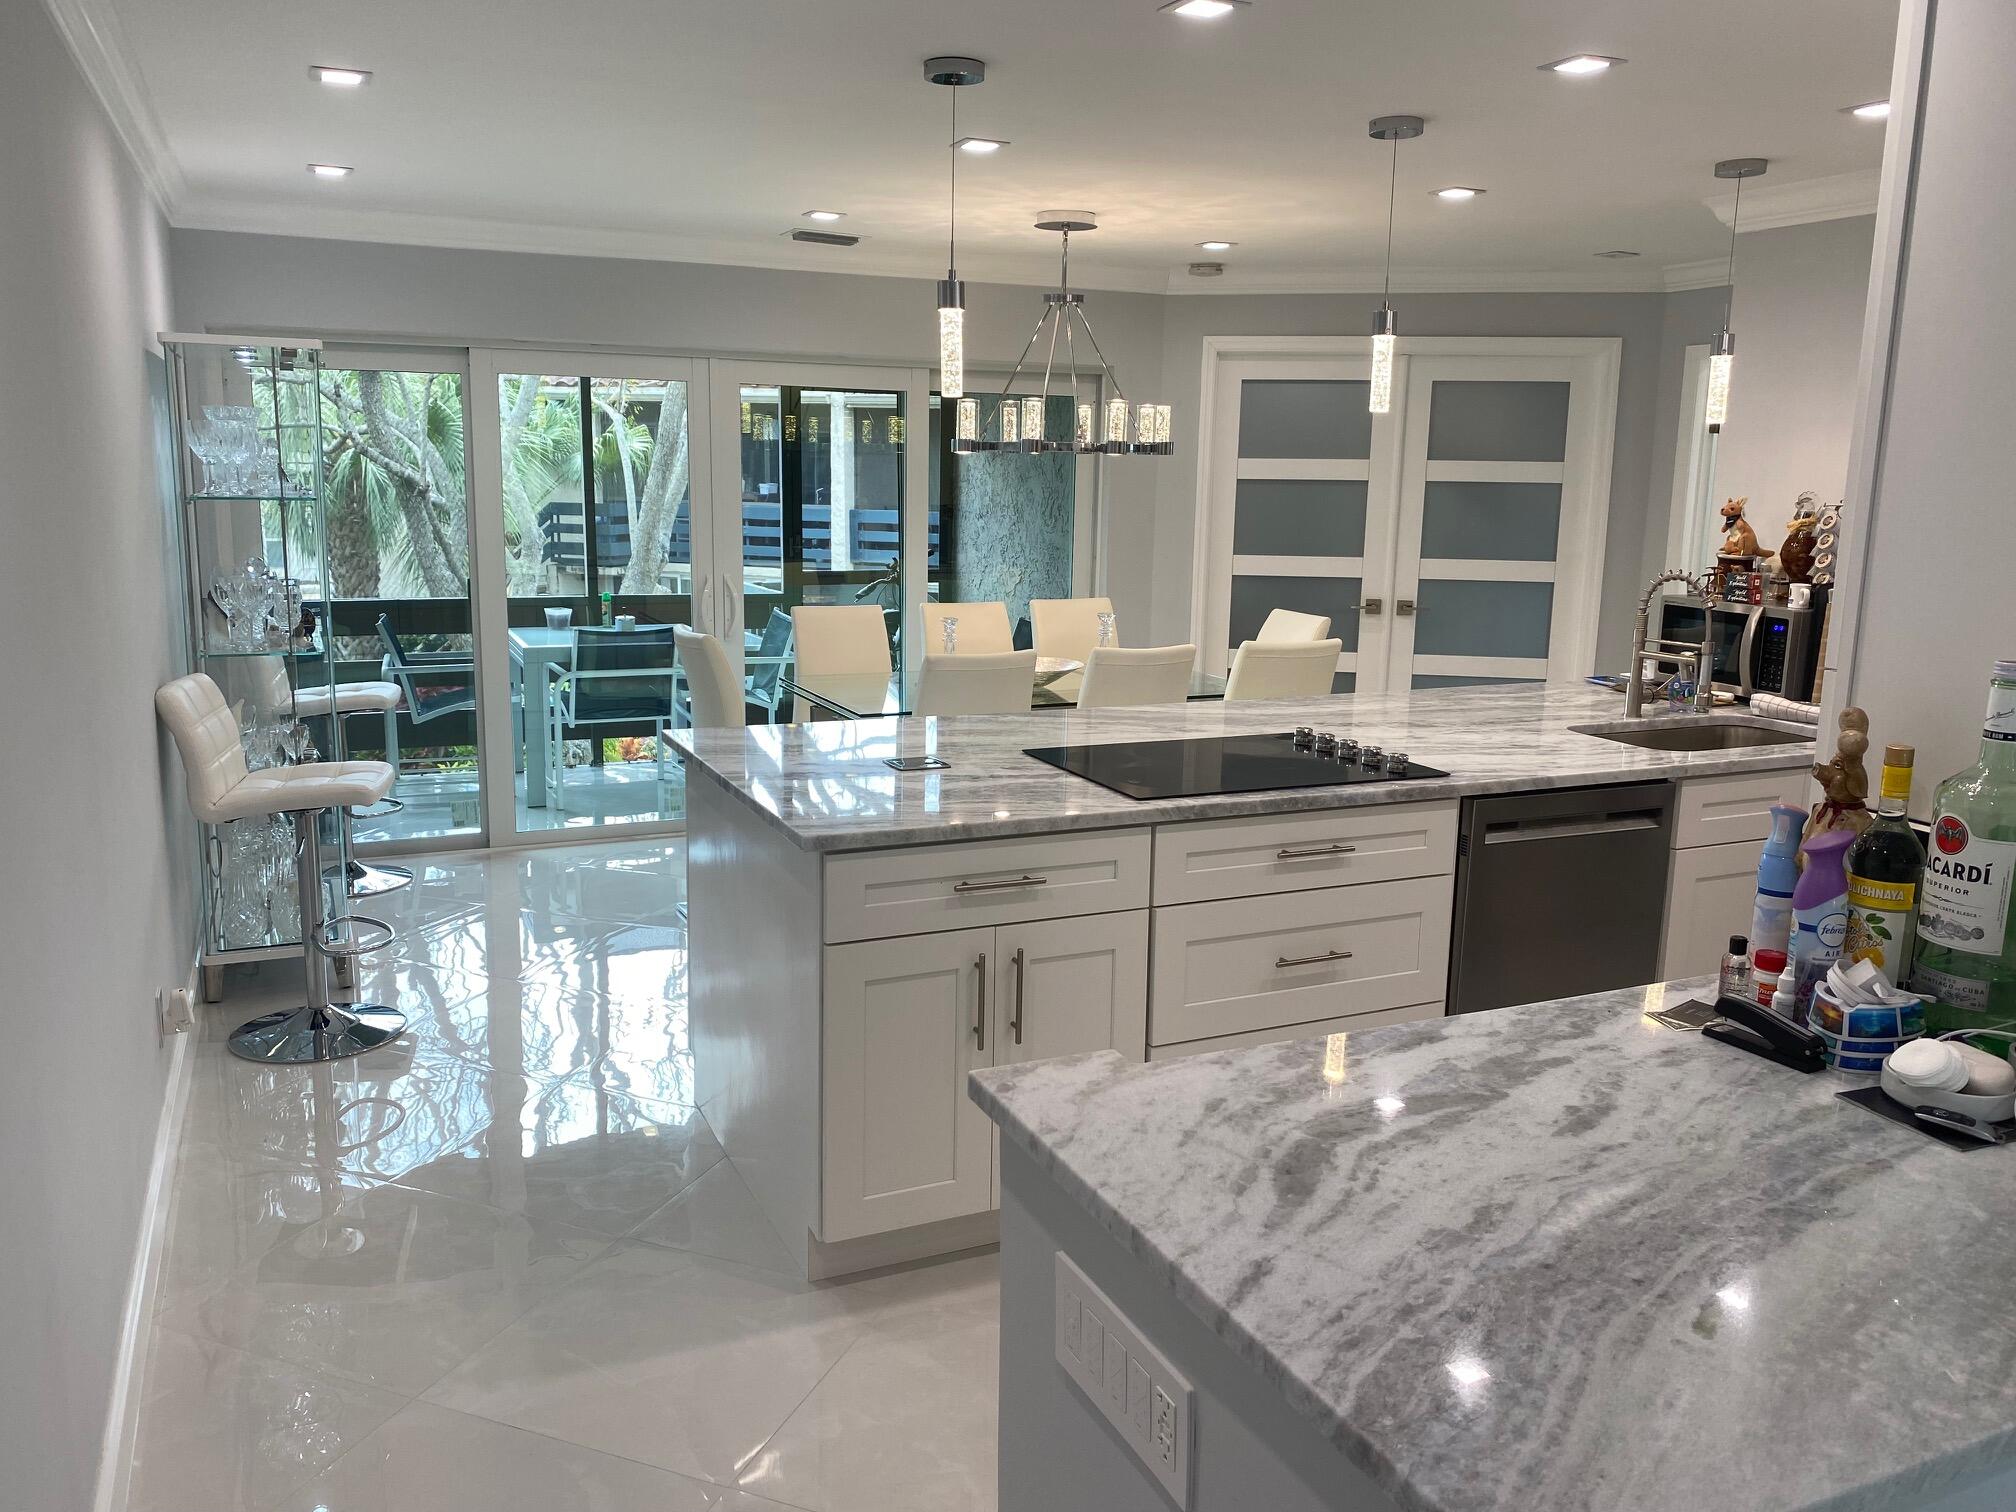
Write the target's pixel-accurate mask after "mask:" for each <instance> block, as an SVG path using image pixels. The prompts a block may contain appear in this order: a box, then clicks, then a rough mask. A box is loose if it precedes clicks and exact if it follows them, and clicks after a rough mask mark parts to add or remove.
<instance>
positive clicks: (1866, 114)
mask: <svg viewBox="0 0 2016 1512" xmlns="http://www.w3.org/2000/svg"><path fill="white" fill-rule="evenodd" d="M1842 114H1844V115H1852V116H1859V117H1860V118H1861V119H1863V120H1865V121H1887V120H1888V119H1890V102H1889V101H1888V100H1871V101H1869V102H1868V103H1867V104H1866V105H1850V106H1849V107H1848V108H1847V109H1846V110H1845V111H1843V112H1842Z"/></svg>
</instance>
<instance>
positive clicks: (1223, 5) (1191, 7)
mask: <svg viewBox="0 0 2016 1512" xmlns="http://www.w3.org/2000/svg"><path fill="white" fill-rule="evenodd" d="M1252 3H1253V0H1169V3H1168V4H1167V5H1161V6H1157V7H1156V9H1157V10H1159V11H1161V12H1162V13H1163V14H1164V15H1166V16H1181V17H1183V18H1184V19H1185V20H1186V21H1216V20H1217V19H1218V18H1219V17H1220V16H1229V15H1231V14H1232V12H1234V11H1235V10H1239V9H1241V8H1242V7H1244V6H1249V5H1251V4H1252Z"/></svg>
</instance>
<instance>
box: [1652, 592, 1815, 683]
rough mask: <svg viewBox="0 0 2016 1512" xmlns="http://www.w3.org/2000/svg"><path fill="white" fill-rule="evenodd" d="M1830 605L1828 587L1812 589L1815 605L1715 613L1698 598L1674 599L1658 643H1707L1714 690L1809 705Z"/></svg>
mask: <svg viewBox="0 0 2016 1512" xmlns="http://www.w3.org/2000/svg"><path fill="white" fill-rule="evenodd" d="M1826 606H1827V591H1826V589H1825V588H1824V587H1816V588H1815V589H1814V590H1813V602H1812V603H1811V604H1806V605H1801V606H1797V607H1794V606H1792V605H1789V604H1721V603H1718V604H1716V605H1715V606H1714V607H1713V608H1712V609H1711V608H1710V607H1709V606H1708V605H1706V604H1704V603H1703V602H1702V601H1701V600H1700V599H1698V598H1669V599H1667V600H1666V601H1665V604H1664V607H1662V608H1661V610H1660V612H1659V638H1660V639H1661V640H1664V641H1675V642H1678V643H1679V644H1681V645H1683V646H1687V645H1699V644H1701V643H1702V642H1703V641H1704V640H1705V642H1706V643H1707V645H1708V647H1709V653H1710V654H1709V661H1710V663H1711V664H1712V666H1713V668H1714V682H1715V686H1716V687H1717V688H1718V689H1720V690H1722V691H1723V692H1725V693H1734V694H1736V695H1738V696H1739V697H1742V698H1748V697H1749V696H1750V695H1751V694H1753V693H1776V694H1777V695H1778V696H1779V697H1781V698H1790V699H1795V700H1797V701H1798V702H1800V703H1809V702H1811V701H1812V698H1813V683H1814V679H1815V677H1816V676H1817V674H1818V671H1819V666H1820V626H1821V623H1822V619H1823V617H1824V615H1825V612H1826ZM1704 632H1705V633H1704Z"/></svg>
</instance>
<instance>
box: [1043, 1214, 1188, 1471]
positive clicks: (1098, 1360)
mask: <svg viewBox="0 0 2016 1512" xmlns="http://www.w3.org/2000/svg"><path fill="white" fill-rule="evenodd" d="M1054 1295H1055V1305H1056V1308H1057V1320H1058V1321H1057V1328H1056V1358H1057V1363H1058V1364H1059V1365H1060V1366H1062V1367H1063V1369H1064V1373H1065V1374H1066V1375H1068V1376H1069V1377H1070V1378H1071V1379H1072V1381H1073V1382H1074V1383H1075V1384H1076V1385H1077V1387H1078V1389H1079V1390H1080V1391H1081V1392H1083V1393H1084V1395H1085V1398H1086V1400H1087V1401H1088V1402H1090V1403H1091V1404H1092V1406H1093V1407H1094V1408H1095V1409H1096V1410H1097V1411H1098V1413H1099V1414H1100V1416H1102V1417H1104V1418H1105V1419H1106V1421H1107V1422H1108V1423H1109V1424H1111V1425H1112V1428H1113V1431H1114V1432H1116V1433H1117V1434H1118V1435H1119V1436H1120V1438H1121V1439H1122V1440H1123V1441H1124V1442H1125V1443H1126V1445H1127V1447H1128V1449H1130V1450H1131V1451H1132V1452H1133V1454H1134V1456H1135V1457H1136V1458H1137V1459H1138V1460H1139V1461H1140V1462H1141V1464H1142V1465H1143V1466H1144V1467H1145V1468H1146V1469H1147V1471H1148V1472H1149V1473H1150V1474H1151V1475H1153V1476H1154V1477H1155V1479H1156V1480H1157V1481H1158V1482H1160V1483H1161V1485H1162V1488H1163V1490H1165V1491H1167V1492H1168V1493H1169V1495H1170V1496H1172V1497H1173V1498H1175V1501H1176V1505H1177V1507H1178V1508H1187V1507H1188V1506H1189V1505H1190V1435H1191V1428H1190V1419H1191V1416H1192V1412H1191V1403H1192V1401H1193V1400H1194V1398H1193V1395H1192V1392H1191V1389H1190V1383H1189V1382H1188V1381H1186V1380H1185V1379H1184V1378H1183V1377H1182V1376H1181V1375H1179V1374H1177V1372H1176V1368H1175V1367H1174V1366H1173V1365H1171V1364H1170V1363H1169V1362H1168V1360H1166V1359H1165V1358H1163V1356H1162V1353H1161V1351H1159V1350H1157V1349H1156V1348H1155V1347H1154V1346H1153V1345H1152V1344H1150V1343H1149V1342H1148V1341H1147V1340H1146V1339H1145V1338H1143V1337H1142V1336H1141V1331H1140V1330H1139V1329H1138V1328H1136V1327H1135V1326H1134V1325H1133V1324H1131V1323H1129V1322H1128V1321H1127V1319H1126V1318H1124V1317H1122V1316H1121V1314H1120V1310H1119V1309H1118V1308H1116V1307H1115V1306H1114V1305H1113V1303H1112V1302H1111V1300H1110V1299H1108V1298H1107V1297H1106V1296H1105V1295H1104V1294H1103V1293H1102V1292H1101V1291H1100V1290H1099V1288H1098V1287H1096V1286H1094V1285H1093V1284H1092V1282H1091V1281H1090V1279H1089V1278H1087V1276H1086V1275H1085V1273H1084V1272H1083V1271H1081V1270H1080V1269H1078V1267H1077V1266H1076V1265H1075V1264H1073V1263H1072V1261H1071V1259H1070V1257H1069V1256H1068V1255H1066V1254H1065V1253H1064V1252H1063V1251H1062V1250H1059V1251H1057V1255H1056V1290H1055V1293H1054ZM1074 1316H1075V1317H1076V1319H1077V1329H1076V1334H1077V1345H1078V1347H1077V1349H1076V1350H1073V1349H1072V1348H1071V1347H1070V1343H1071V1338H1072V1333H1073V1330H1072V1327H1071V1322H1070V1320H1071V1318H1073V1317H1074Z"/></svg>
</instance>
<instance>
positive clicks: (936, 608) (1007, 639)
mask: <svg viewBox="0 0 2016 1512" xmlns="http://www.w3.org/2000/svg"><path fill="white" fill-rule="evenodd" d="M917 612H918V616H919V618H920V620H921V622H922V624H923V626H924V654H925V655H926V656H939V655H942V654H943V653H944V651H945V621H946V620H947V619H948V618H951V619H956V620H958V621H959V629H958V632H957V634H956V635H955V636H954V638H953V639H954V650H955V652H956V654H958V655H960V656H972V655H985V654H987V653H990V652H995V651H1013V650H1014V649H1015V632H1014V631H1013V630H1012V629H1011V628H1009V625H1008V606H1007V605H1006V604H1000V603H992V604H989V603H973V604H919V605H918V606H917Z"/></svg>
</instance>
